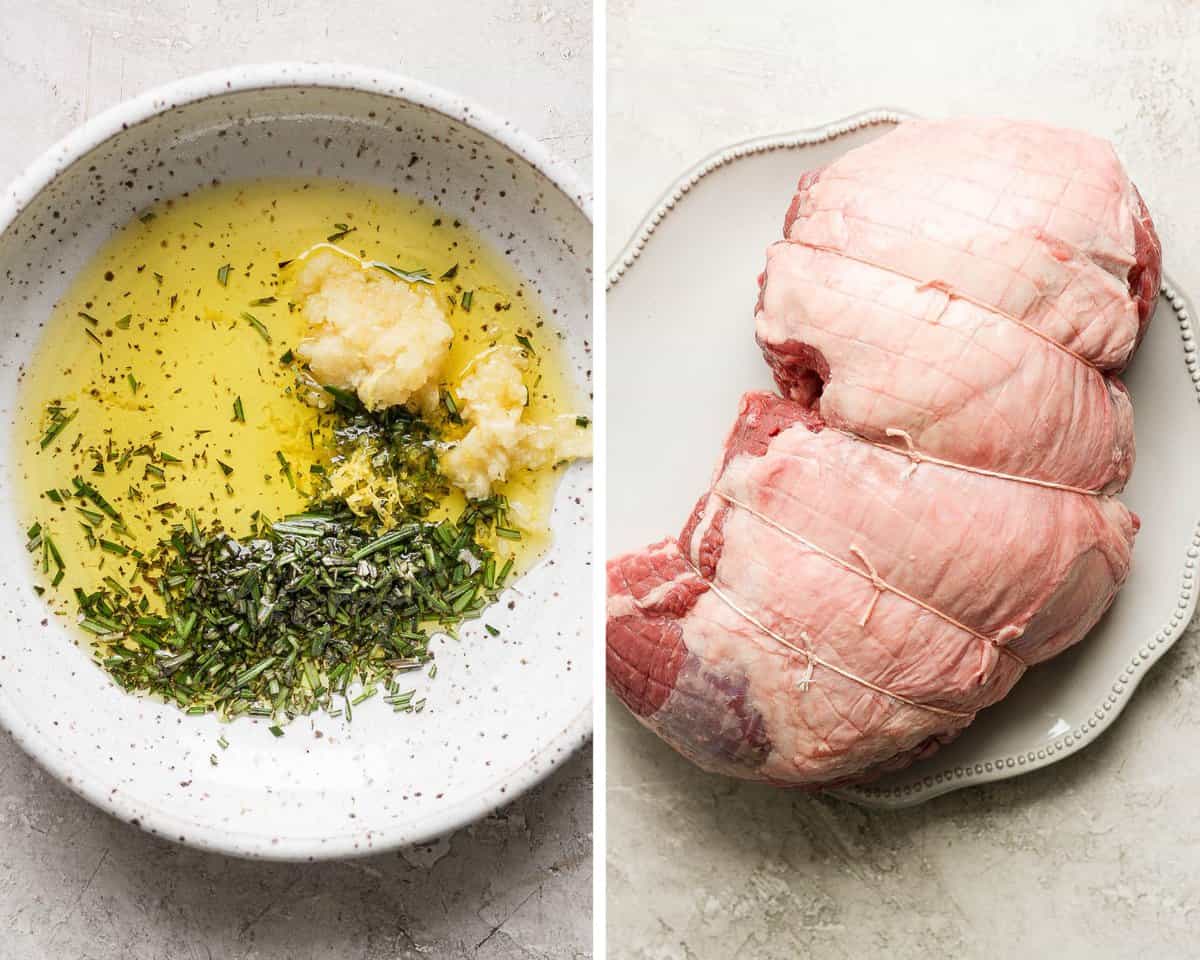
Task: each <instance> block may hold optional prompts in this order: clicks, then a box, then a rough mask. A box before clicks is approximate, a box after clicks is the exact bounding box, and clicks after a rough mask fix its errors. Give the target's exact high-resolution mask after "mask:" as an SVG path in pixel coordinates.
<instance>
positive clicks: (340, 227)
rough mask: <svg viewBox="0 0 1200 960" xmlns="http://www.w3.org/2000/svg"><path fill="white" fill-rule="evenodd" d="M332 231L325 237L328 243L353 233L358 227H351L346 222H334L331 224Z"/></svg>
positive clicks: (335, 241)
mask: <svg viewBox="0 0 1200 960" xmlns="http://www.w3.org/2000/svg"><path fill="white" fill-rule="evenodd" d="M333 229H334V232H333V233H331V234H330V235H329V236H327V237H326V238H325V240H326V241H327V242H329V243H337V242H338V241H339V240H341V239H343V238H344V237H346V236H348V235H350V234H352V233H354V231H356V230H357V229H358V227H352V226H350V225H349V224H347V223H335V224H334V225H333Z"/></svg>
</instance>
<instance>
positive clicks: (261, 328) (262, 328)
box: [242, 311, 271, 343]
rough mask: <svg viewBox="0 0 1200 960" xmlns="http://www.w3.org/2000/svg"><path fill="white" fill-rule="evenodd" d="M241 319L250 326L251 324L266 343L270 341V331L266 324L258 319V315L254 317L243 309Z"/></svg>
mask: <svg viewBox="0 0 1200 960" xmlns="http://www.w3.org/2000/svg"><path fill="white" fill-rule="evenodd" d="M242 319H243V320H245V321H246V322H247V323H248V324H250V326H252V327H253V328H254V329H255V331H257V333H258V335H259V336H260V337H262V338H263V339H264V340H266V341H267V343H270V342H271V333H270V331H268V330H267V325H266V324H265V323H263V322H262V321H261V320H259V319H258V317H256V316H255V315H254V314H252V313H246V312H245V311H243V312H242Z"/></svg>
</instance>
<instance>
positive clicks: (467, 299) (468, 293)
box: [461, 290, 475, 313]
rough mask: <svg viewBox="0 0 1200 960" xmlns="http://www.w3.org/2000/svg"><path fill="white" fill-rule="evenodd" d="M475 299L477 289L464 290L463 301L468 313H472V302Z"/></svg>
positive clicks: (464, 308)
mask: <svg viewBox="0 0 1200 960" xmlns="http://www.w3.org/2000/svg"><path fill="white" fill-rule="evenodd" d="M474 300H475V291H474V290H464V291H463V295H462V301H461V303H462V308H463V310H465V311H466V312H467V313H470V312H471V304H472V303H473V302H474Z"/></svg>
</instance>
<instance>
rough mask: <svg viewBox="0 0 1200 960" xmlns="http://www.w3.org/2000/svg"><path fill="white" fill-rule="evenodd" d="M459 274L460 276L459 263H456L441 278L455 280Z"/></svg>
mask: <svg viewBox="0 0 1200 960" xmlns="http://www.w3.org/2000/svg"><path fill="white" fill-rule="evenodd" d="M457 276H458V264H457V263H456V264H455V265H454V266H452V267H451V268H450V269H449V270H447V271H446V272H445V273H443V274H442V275H441V277H440V278H439V279H441V280H453V279H454V278H455V277H457Z"/></svg>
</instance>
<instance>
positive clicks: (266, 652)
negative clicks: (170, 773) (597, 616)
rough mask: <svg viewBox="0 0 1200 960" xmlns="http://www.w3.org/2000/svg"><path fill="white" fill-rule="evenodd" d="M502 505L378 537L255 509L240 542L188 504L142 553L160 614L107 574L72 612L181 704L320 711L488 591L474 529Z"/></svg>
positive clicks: (126, 676) (121, 668)
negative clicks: (183, 515) (183, 520)
mask: <svg viewBox="0 0 1200 960" xmlns="http://www.w3.org/2000/svg"><path fill="white" fill-rule="evenodd" d="M501 513H502V508H501V506H500V505H499V504H490V503H488V502H479V503H472V504H470V505H469V506H468V507H467V508H466V510H465V511H464V512H463V514H462V515H460V516H459V517H458V518H457V519H456V520H455V521H453V522H452V521H448V520H443V521H440V522H437V523H434V522H432V521H428V520H414V521H411V522H409V523H406V524H404V525H403V526H401V527H399V528H397V529H395V530H392V531H389V532H388V533H385V534H383V535H379V536H376V535H372V534H371V533H370V532H369V530H368V528H367V527H366V526H365V525H364V524H363V523H362V522H361V521H360V520H359V518H357V517H355V516H354V515H353V514H351V513H350V512H349V511H348V510H346V509H345V508H344V507H343V508H341V509H335V510H332V511H319V510H313V511H310V512H309V513H305V514H298V515H294V516H291V517H287V518H285V519H284V520H281V521H278V522H276V523H270V522H268V521H266V520H265V519H263V518H261V516H260V517H259V519H258V522H257V523H256V526H255V529H254V531H253V532H252V534H251V535H249V536H247V537H244V538H242V539H240V540H235V539H233V538H232V537H230V536H229V535H228V534H226V533H224V532H223V531H222V530H220V529H219V528H217V527H202V526H200V525H199V524H198V523H197V522H196V519H195V517H194V516H193V517H190V518H189V522H188V523H187V524H177V525H176V526H174V527H173V528H172V532H171V536H170V538H169V539H167V540H165V541H163V543H162V544H161V545H160V546H159V548H158V549H157V550H156V551H155V552H154V553H153V554H152V555H151V556H150V557H147V558H144V559H143V560H141V561H139V563H138V569H139V572H140V574H141V576H142V579H143V580H144V581H145V582H146V583H149V584H151V585H152V587H153V588H154V590H155V591H156V592H157V594H158V597H159V601H160V602H159V606H160V607H161V610H162V612H161V613H159V612H156V611H155V610H154V609H153V608H151V606H150V605H149V604H148V603H147V602H146V601H145V600H144V599H143V600H138V599H137V598H135V596H134V595H133V593H131V592H130V591H129V590H127V589H125V588H123V587H121V586H120V584H117V583H115V581H114V583H107V582H106V586H104V587H101V588H100V589H98V590H97V591H96V592H94V593H91V594H88V593H85V592H83V591H79V592H78V593H77V597H78V600H79V613H80V624H81V626H82V627H83V628H84V629H85V630H88V631H89V632H91V633H93V634H95V635H96V636H97V638H98V648H97V650H98V654H97V655H98V656H99V657H100V658H101V659H102V662H104V663H105V665H106V666H107V667H108V669H109V671H110V672H111V673H112V674H113V676H114V677H115V678H116V679H117V681H118V682H119V683H121V684H122V685H123V686H125V687H127V688H128V689H133V690H140V691H146V692H150V693H153V694H156V695H158V696H161V697H163V698H164V699H166V700H169V701H171V702H174V703H177V704H179V705H180V706H181V707H183V708H184V709H188V710H192V709H203V710H205V711H216V712H217V713H219V714H220V715H222V716H225V717H232V716H239V715H242V714H253V715H257V716H269V717H272V718H274V719H275V720H276V721H281V720H283V719H287V718H290V717H292V716H296V715H298V714H301V713H308V712H310V711H312V710H314V709H317V708H318V707H323V708H325V709H330V708H331V707H332V704H333V698H334V697H335V696H336V697H338V698H339V702H340V699H345V706H347V707H351V706H354V705H357V704H358V703H361V702H362V701H363V700H365V699H367V698H368V697H370V696H372V695H373V692H374V690H373V688H374V687H376V686H377V685H379V684H387V683H388V682H389V681H390V680H391V678H392V677H393V676H394V675H395V674H397V673H400V672H404V671H406V670H411V669H415V668H417V667H419V666H421V665H423V664H425V663H428V662H429V660H430V659H431V654H430V652H429V637H430V633H431V632H432V631H436V630H441V631H451V630H453V628H454V626H455V625H456V624H458V623H459V622H461V621H462V620H464V619H467V618H473V617H477V616H478V615H479V614H480V613H481V612H482V611H483V609H484V608H485V607H486V606H487V605H488V604H489V603H490V602H491V601H492V600H494V599H495V596H496V594H497V593H498V591H499V590H500V589H501V587H502V586H503V577H500V578H498V579H497V580H496V581H495V583H494V585H493V586H491V587H488V586H486V585H485V584H484V581H483V571H484V569H485V562H486V561H489V560H492V559H493V558H492V554H491V552H490V551H489V550H488V549H487V547H485V546H483V545H482V543H481V542H480V536H481V534H482V532H483V530H484V529H485V528H486V527H487V526H488V525H490V524H491V523H493V520H492V519H490V518H491V517H495V516H499V515H500V514H501ZM31 534H35V535H42V539H43V540H45V539H46V538H45V536H44V535H43V534H42V531H41V530H40V529H38V530H36V531H31ZM30 540H31V542H34V536H32V535H31V538H30ZM100 545H101V547H102V548H103V549H105V550H109V551H112V552H118V553H122V555H125V553H128V548H126V547H123V546H122V545H121V544H116V543H113V542H112V541H108V540H101V541H100ZM50 550H51V551H54V548H53V547H51V548H50ZM50 556H51V558H52V559H53V560H54V562H55V563H58V562H59V558H57V555H56V553H51V554H50ZM351 688H360V689H358V692H357V693H353V692H352V691H351ZM389 696H390V695H389ZM410 697H411V695H410Z"/></svg>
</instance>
